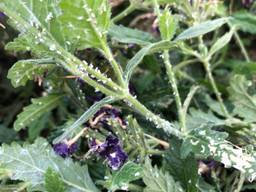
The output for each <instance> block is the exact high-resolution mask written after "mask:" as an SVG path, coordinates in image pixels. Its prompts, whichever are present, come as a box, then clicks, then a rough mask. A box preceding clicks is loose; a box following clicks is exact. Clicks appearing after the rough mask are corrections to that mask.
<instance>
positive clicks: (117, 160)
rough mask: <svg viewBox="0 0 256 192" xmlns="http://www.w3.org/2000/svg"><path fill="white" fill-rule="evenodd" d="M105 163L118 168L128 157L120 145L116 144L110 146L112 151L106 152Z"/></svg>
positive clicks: (114, 168) (115, 168)
mask: <svg viewBox="0 0 256 192" xmlns="http://www.w3.org/2000/svg"><path fill="white" fill-rule="evenodd" d="M106 158H107V163H108V165H109V167H111V168H112V169H113V170H117V169H119V168H120V167H121V166H122V165H123V164H124V163H125V161H126V160H127V159H128V155H127V154H126V153H125V152H124V151H123V149H122V148H121V146H119V145H117V146H115V147H113V148H112V152H110V153H109V154H107V157H106Z"/></svg>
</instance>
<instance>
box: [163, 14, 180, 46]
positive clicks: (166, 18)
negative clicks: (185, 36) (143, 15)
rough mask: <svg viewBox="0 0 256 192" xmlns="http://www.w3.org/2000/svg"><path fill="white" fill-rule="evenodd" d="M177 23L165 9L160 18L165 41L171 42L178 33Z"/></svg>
mask: <svg viewBox="0 0 256 192" xmlns="http://www.w3.org/2000/svg"><path fill="white" fill-rule="evenodd" d="M176 25H177V23H176V21H175V18H174V16H173V15H172V14H171V13H170V11H169V10H168V9H165V10H164V11H163V13H161V15H160V16H159V29H160V32H161V37H162V39H164V40H169V41H170V40H171V39H172V38H173V36H174V34H175V31H176Z"/></svg>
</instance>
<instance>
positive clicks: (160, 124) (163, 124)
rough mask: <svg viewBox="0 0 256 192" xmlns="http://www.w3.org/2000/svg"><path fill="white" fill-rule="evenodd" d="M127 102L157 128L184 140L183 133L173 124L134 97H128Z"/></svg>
mask: <svg viewBox="0 0 256 192" xmlns="http://www.w3.org/2000/svg"><path fill="white" fill-rule="evenodd" d="M126 102H127V103H128V105H129V106H131V107H132V108H134V109H135V110H137V111H138V112H139V113H140V114H141V115H143V116H145V117H146V119H147V120H149V121H151V122H153V123H154V124H155V125H156V126H157V128H162V129H164V130H165V131H166V132H167V133H170V134H172V135H175V136H177V137H179V138H182V136H183V133H181V132H180V131H179V130H178V129H177V128H176V127H175V126H174V125H173V124H171V123H170V122H169V121H166V120H165V119H162V118H161V117H159V116H158V115H155V114H154V113H152V112H151V111H150V110H148V109H147V108H146V107H145V106H144V105H143V104H141V103H140V102H139V101H138V100H137V99H136V98H134V97H133V96H132V95H127V96H126Z"/></svg>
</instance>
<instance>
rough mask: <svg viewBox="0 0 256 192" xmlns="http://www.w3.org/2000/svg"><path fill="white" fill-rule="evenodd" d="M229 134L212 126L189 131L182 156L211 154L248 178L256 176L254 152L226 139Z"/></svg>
mask: <svg viewBox="0 0 256 192" xmlns="http://www.w3.org/2000/svg"><path fill="white" fill-rule="evenodd" d="M227 137H228V134H227V133H225V132H219V131H215V130H212V129H211V127H210V126H202V127H199V128H197V129H194V130H192V131H191V132H189V134H188V136H187V137H186V138H185V139H184V141H183V144H182V147H181V155H182V157H184V158H185V157H187V155H188V154H189V153H190V152H193V153H195V154H199V155H201V156H203V157H205V158H207V157H209V156H211V157H213V158H214V159H215V160H216V161H220V162H221V163H223V164H224V165H225V167H234V168H236V169H238V170H239V171H241V172H243V173H244V174H245V175H246V177H247V178H249V179H250V180H254V179H255V177H256V174H255V173H256V157H255V155H254V154H253V153H249V152H247V151H244V150H243V149H241V148H239V147H237V146H234V145H233V144H231V143H230V142H228V141H227V140H226V139H227Z"/></svg>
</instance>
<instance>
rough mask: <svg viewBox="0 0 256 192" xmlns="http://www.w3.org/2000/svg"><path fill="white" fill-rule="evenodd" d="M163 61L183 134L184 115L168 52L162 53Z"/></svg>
mask: <svg viewBox="0 0 256 192" xmlns="http://www.w3.org/2000/svg"><path fill="white" fill-rule="evenodd" d="M163 59H164V63H165V68H166V71H167V75H168V78H169V82H170V84H171V86H172V91H173V95H174V98H175V103H176V107H177V110H178V115H179V123H180V128H181V131H182V132H183V133H185V132H186V122H185V115H184V114H183V110H182V103H181V99H180V94H179V90H178V87H177V82H176V78H175V74H174V71H173V68H172V65H171V63H170V57H169V52H168V51H167V50H166V51H164V53H163Z"/></svg>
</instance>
